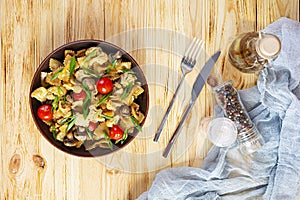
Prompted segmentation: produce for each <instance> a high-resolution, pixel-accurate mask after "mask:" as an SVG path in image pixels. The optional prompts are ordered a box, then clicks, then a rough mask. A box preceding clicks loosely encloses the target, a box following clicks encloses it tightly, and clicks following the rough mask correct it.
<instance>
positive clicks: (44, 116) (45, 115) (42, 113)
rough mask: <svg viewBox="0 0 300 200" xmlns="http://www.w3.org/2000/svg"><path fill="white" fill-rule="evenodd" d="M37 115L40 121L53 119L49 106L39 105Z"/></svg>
mask: <svg viewBox="0 0 300 200" xmlns="http://www.w3.org/2000/svg"><path fill="white" fill-rule="evenodd" d="M37 115H38V117H39V118H40V119H41V120H51V119H52V118H53V113H52V106H51V105H49V104H44V105H41V106H40V107H39V108H38V111H37Z"/></svg>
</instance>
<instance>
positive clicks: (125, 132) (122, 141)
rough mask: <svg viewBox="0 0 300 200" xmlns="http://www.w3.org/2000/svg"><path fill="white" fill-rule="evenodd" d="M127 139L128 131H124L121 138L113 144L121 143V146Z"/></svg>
mask: <svg viewBox="0 0 300 200" xmlns="http://www.w3.org/2000/svg"><path fill="white" fill-rule="evenodd" d="M127 137H128V130H127V129H126V130H125V131H124V133H123V137H122V138H121V139H119V140H117V141H116V142H115V144H117V143H119V142H121V144H123V143H124V142H125V140H126V139H127Z"/></svg>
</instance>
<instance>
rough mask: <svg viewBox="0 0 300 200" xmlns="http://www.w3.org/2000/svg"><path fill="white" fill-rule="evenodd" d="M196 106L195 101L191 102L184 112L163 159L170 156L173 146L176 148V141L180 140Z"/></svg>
mask: <svg viewBox="0 0 300 200" xmlns="http://www.w3.org/2000/svg"><path fill="white" fill-rule="evenodd" d="M194 104H195V101H190V104H189V106H188V108H187V109H186V111H185V112H184V114H183V117H182V119H181V121H180V122H179V124H178V126H177V128H176V130H175V132H174V134H173V136H172V138H171V140H170V141H169V143H168V145H167V147H166V149H165V151H164V153H163V157H165V158H167V157H168V156H169V153H170V152H171V150H172V148H173V146H174V144H175V142H176V140H177V138H178V136H179V134H180V131H181V129H182V126H183V124H184V122H185V120H186V118H187V117H188V115H189V113H190V112H191V109H192V107H193V105H194Z"/></svg>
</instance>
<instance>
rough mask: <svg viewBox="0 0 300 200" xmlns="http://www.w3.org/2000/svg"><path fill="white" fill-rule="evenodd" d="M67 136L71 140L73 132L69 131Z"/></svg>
mask: <svg viewBox="0 0 300 200" xmlns="http://www.w3.org/2000/svg"><path fill="white" fill-rule="evenodd" d="M67 138H68V139H69V140H73V139H74V136H73V133H72V132H69V133H68V134H67Z"/></svg>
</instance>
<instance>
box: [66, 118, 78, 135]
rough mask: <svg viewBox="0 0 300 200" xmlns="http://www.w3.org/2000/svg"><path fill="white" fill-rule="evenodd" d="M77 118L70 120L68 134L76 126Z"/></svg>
mask: <svg viewBox="0 0 300 200" xmlns="http://www.w3.org/2000/svg"><path fill="white" fill-rule="evenodd" d="M75 118H76V117H74V118H73V119H72V120H70V122H69V124H68V127H67V132H69V131H70V130H71V128H72V127H73V126H74V125H75Z"/></svg>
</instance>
